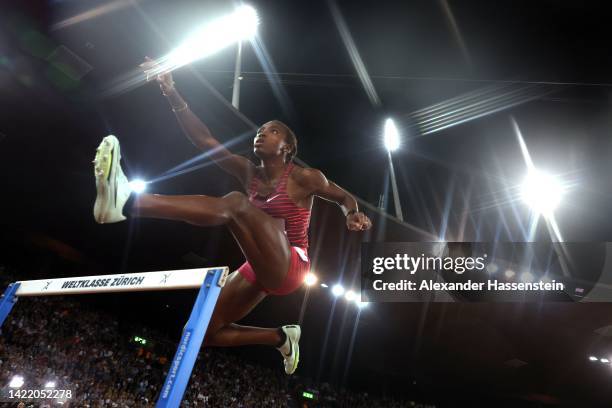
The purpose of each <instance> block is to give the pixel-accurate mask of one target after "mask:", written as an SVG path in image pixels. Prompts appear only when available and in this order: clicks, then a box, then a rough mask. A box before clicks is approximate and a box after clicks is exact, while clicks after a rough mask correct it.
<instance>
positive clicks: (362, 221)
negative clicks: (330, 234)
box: [346, 212, 372, 231]
mask: <svg viewBox="0 0 612 408" xmlns="http://www.w3.org/2000/svg"><path fill="white" fill-rule="evenodd" d="M346 227H347V228H348V229H349V230H351V231H365V230H369V229H370V228H371V227H372V221H370V219H369V218H368V216H367V215H365V214H364V213H362V212H356V213H352V214H350V215H348V216H347V217H346Z"/></svg>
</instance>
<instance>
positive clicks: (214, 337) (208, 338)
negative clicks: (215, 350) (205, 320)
mask: <svg viewBox="0 0 612 408" xmlns="http://www.w3.org/2000/svg"><path fill="white" fill-rule="evenodd" d="M210 323H211V324H210V325H209V326H208V329H207V330H206V334H205V335H204V345H205V346H216V345H218V344H219V342H218V333H219V330H221V329H222V328H223V324H222V323H216V322H213V321H211V322H210Z"/></svg>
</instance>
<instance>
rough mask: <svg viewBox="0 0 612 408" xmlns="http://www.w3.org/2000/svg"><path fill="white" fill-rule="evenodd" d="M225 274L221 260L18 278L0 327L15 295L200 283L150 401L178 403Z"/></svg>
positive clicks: (2, 308) (169, 406)
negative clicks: (115, 272)
mask: <svg viewBox="0 0 612 408" xmlns="http://www.w3.org/2000/svg"><path fill="white" fill-rule="evenodd" d="M228 274H229V269H228V268H227V267H226V266H222V267H215V268H200V269H182V270H175V271H159V272H143V273H129V274H124V275H100V276H80V277H74V278H59V279H39V280H30V281H18V282H15V283H12V284H10V285H9V286H8V288H7V289H6V290H5V292H4V294H3V295H2V297H1V298H0V328H2V324H3V323H4V320H5V319H6V317H7V316H8V314H9V313H10V312H11V310H12V308H13V306H14V305H15V303H17V299H18V298H19V297H27V296H52V295H76V294H87V293H111V292H134V291H152V290H175V289H196V288H200V291H199V292H198V296H197V297H196V300H195V302H194V305H193V308H192V310H191V314H190V316H189V320H188V321H187V324H186V325H185V328H184V329H183V333H182V334H181V340H180V342H179V345H178V347H177V349H176V353H175V354H174V358H173V359H172V363H171V364H170V367H169V369H168V375H167V376H166V380H165V381H164V385H163V386H162V389H161V391H160V395H159V397H158V399H157V404H156V405H155V407H156V408H178V407H179V405H180V403H181V400H182V399H183V395H184V394H185V390H186V389H187V385H188V383H189V378H190V377H191V372H192V371H193V366H194V365H195V362H196V359H197V356H198V353H199V351H200V348H201V347H202V342H203V341H204V336H205V334H206V330H207V329H208V324H209V323H210V319H211V317H212V313H213V311H214V309H215V304H216V303H217V299H218V298H219V294H220V293H221V289H222V288H223V286H224V285H225V281H226V280H227V277H228Z"/></svg>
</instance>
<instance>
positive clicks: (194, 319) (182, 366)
mask: <svg viewBox="0 0 612 408" xmlns="http://www.w3.org/2000/svg"><path fill="white" fill-rule="evenodd" d="M227 275H228V269H227V268H220V269H214V270H211V271H209V272H208V274H207V275H206V278H205V280H204V282H203V283H202V286H201V288H200V292H199V293H198V297H197V298H196V301H195V304H194V305H193V309H192V310H191V315H190V316H189V320H188V321H187V324H186V325H185V328H184V329H183V334H182V335H181V341H180V342H179V345H178V348H177V349H176V353H175V355H174V358H173V359H172V363H171V364H170V367H169V369H168V375H167V376H166V381H165V382H164V386H163V387H162V389H161V393H160V395H159V399H158V400H157V404H156V405H155V407H156V408H178V407H179V405H180V403H181V400H182V399H183V395H184V394H185V389H186V388H187V384H188V383H189V378H190V377H191V372H192V370H193V366H194V365H195V362H196V359H197V357H198V353H199V352H200V348H201V347H202V342H203V341H204V335H205V334H206V329H207V328H208V324H209V323H210V319H211V317H212V314H213V311H214V309H215V304H216V303H217V299H218V298H219V293H221V288H222V287H223V285H224V284H225V280H226V279H227Z"/></svg>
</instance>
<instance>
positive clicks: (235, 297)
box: [208, 271, 266, 333]
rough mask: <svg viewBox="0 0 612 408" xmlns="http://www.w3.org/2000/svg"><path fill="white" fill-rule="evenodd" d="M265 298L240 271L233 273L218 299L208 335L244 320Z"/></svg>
mask: <svg viewBox="0 0 612 408" xmlns="http://www.w3.org/2000/svg"><path fill="white" fill-rule="evenodd" d="M265 297H266V294H265V293H264V292H262V291H261V289H259V288H258V287H256V286H255V285H253V284H251V283H249V282H248V281H247V280H246V279H244V277H242V275H241V274H240V273H239V272H238V271H234V272H232V273H231V274H230V276H229V277H228V278H227V281H226V282H225V286H224V287H223V289H221V293H220V294H219V299H217V304H216V306H215V310H214V312H213V315H212V318H211V320H210V324H209V326H208V333H214V332H216V331H217V330H219V329H220V328H222V327H223V326H227V325H228V324H230V323H234V322H237V321H238V320H240V319H242V318H243V317H245V316H246V315H247V314H249V312H250V311H251V310H253V308H254V307H255V306H257V304H258V303H259V302H261V301H262V300H263V299H264V298H265Z"/></svg>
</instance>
